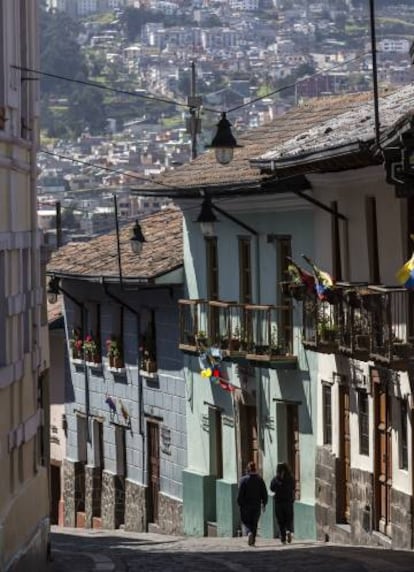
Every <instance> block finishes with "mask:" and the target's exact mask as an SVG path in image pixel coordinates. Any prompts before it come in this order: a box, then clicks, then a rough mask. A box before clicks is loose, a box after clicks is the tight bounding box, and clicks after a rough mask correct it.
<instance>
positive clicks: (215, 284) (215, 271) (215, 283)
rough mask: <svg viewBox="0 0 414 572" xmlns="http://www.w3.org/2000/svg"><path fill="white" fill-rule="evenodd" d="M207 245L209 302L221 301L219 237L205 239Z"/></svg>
mask: <svg viewBox="0 0 414 572" xmlns="http://www.w3.org/2000/svg"><path fill="white" fill-rule="evenodd" d="M204 240H205V245H206V274H207V298H208V300H218V299H219V268H218V248H217V237H216V236H208V237H205V239H204Z"/></svg>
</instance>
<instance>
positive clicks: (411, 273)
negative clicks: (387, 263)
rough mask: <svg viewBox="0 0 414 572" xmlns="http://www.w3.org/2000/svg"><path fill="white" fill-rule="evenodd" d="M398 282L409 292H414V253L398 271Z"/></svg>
mask: <svg viewBox="0 0 414 572" xmlns="http://www.w3.org/2000/svg"><path fill="white" fill-rule="evenodd" d="M396 277H397V280H398V282H399V283H400V284H402V285H403V286H404V287H405V288H407V289H408V290H414V253H413V254H412V256H411V258H410V259H409V260H407V262H406V263H405V264H404V265H403V266H402V267H401V268H400V269H399V270H398V272H397V274H396Z"/></svg>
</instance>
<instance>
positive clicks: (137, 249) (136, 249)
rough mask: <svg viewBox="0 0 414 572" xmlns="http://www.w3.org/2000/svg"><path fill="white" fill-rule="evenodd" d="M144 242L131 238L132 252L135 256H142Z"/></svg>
mask: <svg viewBox="0 0 414 572" xmlns="http://www.w3.org/2000/svg"><path fill="white" fill-rule="evenodd" d="M142 244H143V243H142V242H141V241H140V240H137V239H136V238H134V237H133V238H131V250H132V252H133V253H134V254H141V252H142Z"/></svg>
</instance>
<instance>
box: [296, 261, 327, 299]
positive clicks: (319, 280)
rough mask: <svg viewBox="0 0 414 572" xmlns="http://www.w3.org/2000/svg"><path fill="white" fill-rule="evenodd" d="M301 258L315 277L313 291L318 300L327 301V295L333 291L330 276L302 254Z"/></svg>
mask: <svg viewBox="0 0 414 572" xmlns="http://www.w3.org/2000/svg"><path fill="white" fill-rule="evenodd" d="M302 257H303V259H304V260H306V262H307V263H308V264H309V265H310V266H311V267H312V270H313V273H314V275H315V291H316V294H317V296H318V298H319V299H320V300H323V301H325V300H328V299H329V295H330V294H331V293H332V291H333V290H334V289H335V283H334V281H333V279H332V276H331V275H330V274H328V272H325V271H324V270H321V269H320V268H318V267H317V266H316V264H315V263H314V262H313V261H312V260H311V259H310V258H309V257H308V256H306V255H305V254H302Z"/></svg>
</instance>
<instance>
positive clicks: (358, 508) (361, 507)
mask: <svg viewBox="0 0 414 572" xmlns="http://www.w3.org/2000/svg"><path fill="white" fill-rule="evenodd" d="M373 486H374V483H373V475H372V473H369V472H367V471H361V470H360V469H351V527H352V542H353V544H362V545H367V546H368V545H373V544H374V545H376V544H378V543H377V542H375V539H374V538H373V536H372V531H373V529H374V508H375V502H374V489H373Z"/></svg>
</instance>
